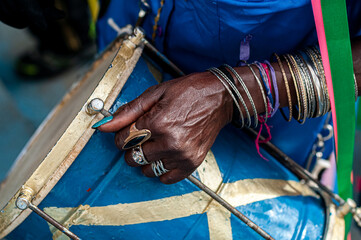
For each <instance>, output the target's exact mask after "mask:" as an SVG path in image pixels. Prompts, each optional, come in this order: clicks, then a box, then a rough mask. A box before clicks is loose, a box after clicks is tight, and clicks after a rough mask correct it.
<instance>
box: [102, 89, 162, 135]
mask: <svg viewBox="0 0 361 240" xmlns="http://www.w3.org/2000/svg"><path fill="white" fill-rule="evenodd" d="M162 94H163V91H160V90H159V88H158V87H157V86H153V87H150V88H148V89H147V90H146V91H145V92H144V93H143V94H142V95H140V96H139V97H137V98H136V99H134V100H133V101H131V102H129V103H127V104H124V105H123V106H121V107H120V108H118V110H117V111H116V112H115V113H114V115H113V117H114V118H113V120H111V121H110V122H107V123H105V124H104V125H101V126H100V127H98V129H99V130H100V131H102V132H117V131H119V130H120V129H122V128H124V127H126V126H128V125H130V124H131V123H133V122H135V121H137V119H138V118H140V117H141V116H143V115H144V114H145V113H146V112H148V111H149V110H150V109H151V108H152V107H153V106H154V105H155V104H156V103H157V102H158V101H159V99H160V98H161V96H162Z"/></svg>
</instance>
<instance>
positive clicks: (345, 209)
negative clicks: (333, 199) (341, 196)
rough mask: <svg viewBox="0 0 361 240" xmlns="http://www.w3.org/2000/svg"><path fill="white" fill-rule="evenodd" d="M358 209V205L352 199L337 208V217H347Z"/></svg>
mask: <svg viewBox="0 0 361 240" xmlns="http://www.w3.org/2000/svg"><path fill="white" fill-rule="evenodd" d="M355 208H356V203H355V201H354V200H352V199H351V198H348V199H347V201H346V202H345V203H344V204H343V205H341V206H339V207H338V208H337V216H338V217H342V218H343V217H345V216H346V215H347V214H348V213H349V212H351V211H352V210H353V209H355Z"/></svg>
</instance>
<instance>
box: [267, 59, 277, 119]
mask: <svg viewBox="0 0 361 240" xmlns="http://www.w3.org/2000/svg"><path fill="white" fill-rule="evenodd" d="M264 62H265V64H266V65H267V66H268V68H269V70H270V71H271V78H272V83H273V90H274V93H275V102H274V105H273V113H272V114H271V117H273V116H274V115H275V113H276V112H277V110H278V108H279V106H280V99H279V93H278V86H277V79H276V73H275V70H274V68H273V67H272V65H271V63H270V62H269V61H267V60H265V61H264Z"/></svg>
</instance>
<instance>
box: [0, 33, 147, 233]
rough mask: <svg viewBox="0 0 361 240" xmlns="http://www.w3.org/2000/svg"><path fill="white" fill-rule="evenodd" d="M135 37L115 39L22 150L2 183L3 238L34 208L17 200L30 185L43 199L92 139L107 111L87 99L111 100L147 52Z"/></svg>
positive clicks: (36, 197) (0, 229) (0, 218)
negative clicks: (91, 110) (90, 107)
mask: <svg viewBox="0 0 361 240" xmlns="http://www.w3.org/2000/svg"><path fill="white" fill-rule="evenodd" d="M126 41H127V42H130V41H129V40H126ZM132 41H135V42H134V43H135V44H123V45H122V42H124V41H122V40H121V39H117V40H115V41H114V42H113V43H112V44H111V45H110V46H109V47H108V48H107V49H106V50H105V51H104V52H103V54H101V55H100V56H99V57H98V58H97V60H95V62H94V63H93V65H92V67H91V69H90V70H89V72H88V73H87V74H85V76H84V77H83V78H82V79H81V80H80V81H79V82H78V83H77V84H76V85H75V86H74V87H73V88H72V89H71V90H70V92H69V93H67V94H66V95H65V97H64V98H63V100H62V101H61V102H60V103H59V104H58V106H56V107H55V109H54V110H53V111H52V112H51V113H50V114H49V116H48V117H47V118H46V119H45V120H44V122H43V123H42V124H41V126H40V127H39V129H38V130H37V131H36V132H35V134H34V135H33V137H32V138H31V139H30V141H29V142H28V143H27V145H26V146H25V148H24V149H23V150H22V152H21V153H20V155H19V156H18V158H17V160H16V162H15V164H14V165H13V167H12V169H11V170H10V172H9V174H8V176H7V177H6V179H5V180H4V181H3V182H2V183H1V185H0V209H1V210H2V211H1V213H0V238H1V237H3V236H5V235H6V234H7V233H8V232H10V231H11V230H12V229H13V228H14V227H16V226H17V225H18V224H19V223H21V222H22V221H23V220H24V219H25V218H26V217H27V216H28V215H29V214H30V210H26V211H20V210H19V209H17V208H16V207H15V206H14V204H15V200H16V198H17V197H18V195H19V194H20V191H21V189H22V188H23V187H24V185H25V186H26V187H27V188H31V189H32V190H33V191H34V199H33V204H35V205H37V204H39V203H40V202H41V201H42V199H44V198H45V196H46V195H47V194H48V193H49V192H50V190H51V189H52V187H53V186H54V185H55V184H56V183H57V182H58V180H59V179H60V178H61V177H62V176H63V174H64V173H65V172H66V170H67V169H68V168H69V167H70V165H71V164H72V162H73V161H74V160H75V158H76V156H77V155H78V154H79V153H80V151H81V149H82V148H83V147H84V145H85V144H86V142H87V141H88V140H89V138H90V137H91V135H92V134H93V132H94V130H92V129H91V126H92V125H93V124H94V123H95V122H97V121H99V120H100V119H101V118H102V116H101V115H100V114H97V115H95V116H90V115H88V114H87V113H86V112H85V108H86V105H87V103H88V102H89V101H90V100H91V99H94V98H100V99H103V100H104V103H105V108H106V109H107V108H109V107H110V106H111V104H112V103H113V101H114V100H115V98H116V96H117V95H118V93H119V92H120V90H121V88H122V87H123V85H124V83H125V82H126V80H127V79H128V77H129V75H130V73H131V72H132V70H133V68H134V66H135V64H136V62H137V60H138V59H139V57H140V55H141V52H142V48H140V47H136V46H137V44H139V42H140V38H138V39H136V40H134V39H133V40H132ZM121 45H122V46H121ZM120 46H121V47H120ZM119 47H120V48H119Z"/></svg>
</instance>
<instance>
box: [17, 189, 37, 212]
mask: <svg viewBox="0 0 361 240" xmlns="http://www.w3.org/2000/svg"><path fill="white" fill-rule="evenodd" d="M33 195H34V191H33V190H32V189H31V188H29V187H23V189H22V190H21V192H20V195H19V197H18V198H17V199H16V202H15V205H16V207H17V208H19V209H20V210H25V209H27V208H28V207H29V204H30V202H31V200H32V198H33Z"/></svg>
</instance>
